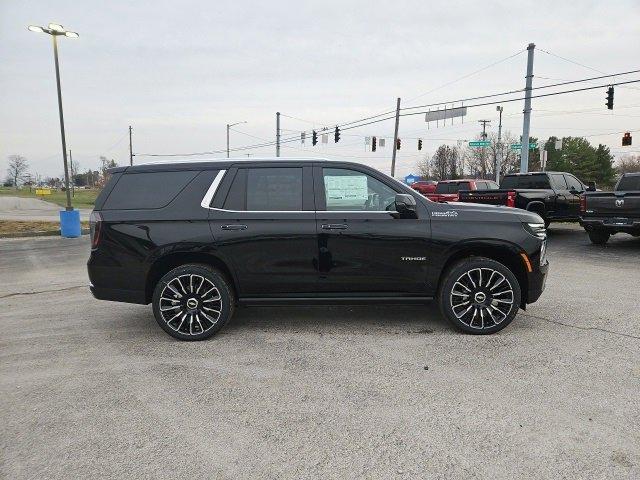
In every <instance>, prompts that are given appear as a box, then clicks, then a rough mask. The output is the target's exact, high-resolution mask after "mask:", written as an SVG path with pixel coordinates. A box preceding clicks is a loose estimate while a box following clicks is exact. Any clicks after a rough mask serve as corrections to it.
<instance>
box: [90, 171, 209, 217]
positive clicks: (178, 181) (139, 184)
mask: <svg viewBox="0 0 640 480" xmlns="http://www.w3.org/2000/svg"><path fill="white" fill-rule="evenodd" d="M198 173H200V172H199V171H192V170H186V171H184V170H182V171H174V172H144V173H124V174H123V175H122V176H121V177H120V179H119V180H118V183H116V185H115V186H114V187H113V190H112V191H111V193H110V194H109V197H108V198H107V200H106V201H105V203H104V206H103V208H102V209H103V210H141V209H142V210H144V209H155V208H163V207H166V206H167V205H169V203H171V201H172V200H173V199H174V198H175V197H176V196H177V195H178V194H179V193H180V192H181V191H182V190H183V189H184V188H185V187H186V186H187V185H188V184H189V182H191V180H193V179H194V178H195V177H196V175H198Z"/></svg>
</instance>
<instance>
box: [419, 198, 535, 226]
mask: <svg viewBox="0 0 640 480" xmlns="http://www.w3.org/2000/svg"><path fill="white" fill-rule="evenodd" d="M435 206H436V208H431V211H432V212H442V213H444V214H445V215H444V216H447V215H446V212H456V213H457V214H458V215H461V214H464V213H468V214H470V215H473V217H474V218H475V219H476V220H478V219H480V218H481V217H483V216H486V217H487V220H499V221H513V222H524V223H544V220H542V217H541V216H540V215H538V214H537V213H534V212H529V211H527V210H522V209H521V208H512V207H507V206H505V205H483V204H479V203H462V202H447V203H435ZM435 216H439V215H438V214H436V215H435Z"/></svg>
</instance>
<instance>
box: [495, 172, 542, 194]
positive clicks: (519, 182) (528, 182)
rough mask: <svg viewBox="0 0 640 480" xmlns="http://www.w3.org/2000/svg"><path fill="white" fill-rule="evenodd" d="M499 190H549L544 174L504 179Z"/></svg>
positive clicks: (513, 176) (514, 176)
mask: <svg viewBox="0 0 640 480" xmlns="http://www.w3.org/2000/svg"><path fill="white" fill-rule="evenodd" d="M500 187H501V188H505V189H506V188H523V189H532V190H534V189H547V188H551V186H550V185H549V179H548V178H547V175H546V174H536V175H512V176H510V177H504V179H503V180H502V184H501V185H500Z"/></svg>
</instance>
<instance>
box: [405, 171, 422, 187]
mask: <svg viewBox="0 0 640 480" xmlns="http://www.w3.org/2000/svg"><path fill="white" fill-rule="evenodd" d="M418 180H420V177H419V176H418V175H414V174H413V173H410V174H409V175H407V176H406V177H404V183H406V184H407V185H411V184H412V183H416V182H417V181H418Z"/></svg>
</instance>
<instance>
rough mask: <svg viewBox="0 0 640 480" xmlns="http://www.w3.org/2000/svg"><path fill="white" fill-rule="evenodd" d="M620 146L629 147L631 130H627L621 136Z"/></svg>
mask: <svg viewBox="0 0 640 480" xmlns="http://www.w3.org/2000/svg"><path fill="white" fill-rule="evenodd" d="M622 146H623V147H630V146H631V132H627V133H625V134H624V136H623V137H622Z"/></svg>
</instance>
